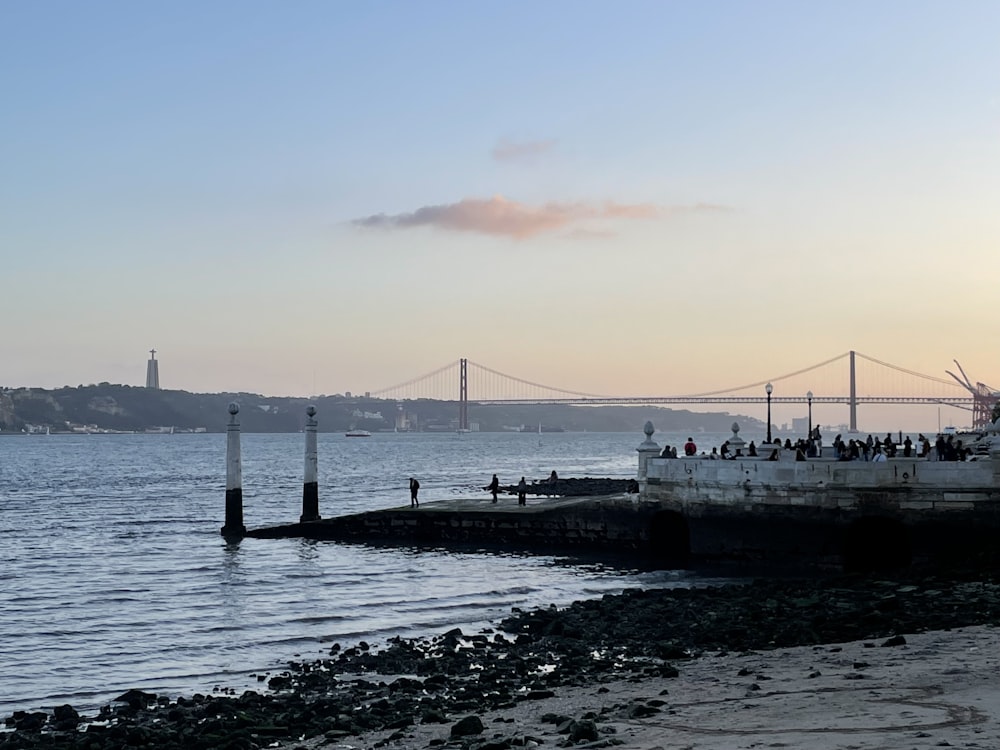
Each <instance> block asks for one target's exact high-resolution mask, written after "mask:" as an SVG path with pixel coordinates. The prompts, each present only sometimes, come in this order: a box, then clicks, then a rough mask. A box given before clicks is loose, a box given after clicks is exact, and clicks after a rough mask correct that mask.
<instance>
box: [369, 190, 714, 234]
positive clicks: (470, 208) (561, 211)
mask: <svg viewBox="0 0 1000 750" xmlns="http://www.w3.org/2000/svg"><path fill="white" fill-rule="evenodd" d="M725 210H727V209H726V208H725V207H724V206H716V205H712V204H708V203H696V204H693V205H690V206H655V205H653V204H650V203H636V204H624V203H615V202H613V201H608V202H606V203H601V204H594V203H546V204H544V205H541V206H529V205H527V204H525V203H518V202H517V201H512V200H507V199H506V198H504V197H503V196H502V195H497V196H494V197H493V198H490V199H488V200H484V199H480V198H465V199H463V200H460V201H458V202H457V203H449V204H445V205H440V206H424V207H422V208H418V209H417V210H416V211H413V212H412V213H403V214H373V215H372V216H366V217H364V218H361V219H356V220H355V221H354V222H353V223H354V224H355V225H356V226H360V227H367V228H372V229H411V228H414V227H424V226H430V227H437V228H439V229H447V230H451V231H457V232H478V233H480V234H488V235H494V236H499V237H511V238H513V239H516V240H524V239H528V238H529V237H534V236H536V235H539V234H544V233H546V232H554V231H557V230H560V229H565V228H569V229H579V225H580V224H584V223H586V222H587V221H590V220H601V219H626V220H639V219H645V220H648V219H656V218H660V217H664V216H676V215H679V214H686V213H702V212H706V211H725ZM584 229H585V227H584Z"/></svg>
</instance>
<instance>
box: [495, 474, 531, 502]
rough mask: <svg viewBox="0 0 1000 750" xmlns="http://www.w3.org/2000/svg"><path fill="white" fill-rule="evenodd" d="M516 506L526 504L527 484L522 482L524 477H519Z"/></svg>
mask: <svg viewBox="0 0 1000 750" xmlns="http://www.w3.org/2000/svg"><path fill="white" fill-rule="evenodd" d="M494 502H496V501H494ZM517 504H518V505H527V504H528V483H527V482H525V481H524V477H521V481H520V482H518V483H517Z"/></svg>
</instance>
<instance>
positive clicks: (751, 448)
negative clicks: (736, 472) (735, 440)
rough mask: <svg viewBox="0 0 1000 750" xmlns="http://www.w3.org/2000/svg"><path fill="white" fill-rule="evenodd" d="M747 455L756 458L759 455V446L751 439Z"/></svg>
mask: <svg viewBox="0 0 1000 750" xmlns="http://www.w3.org/2000/svg"><path fill="white" fill-rule="evenodd" d="M747 455H748V456H751V457H754V458H756V457H757V446H756V445H754V442H753V440H751V441H750V445H748V446H747Z"/></svg>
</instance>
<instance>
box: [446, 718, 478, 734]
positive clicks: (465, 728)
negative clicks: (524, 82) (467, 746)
mask: <svg viewBox="0 0 1000 750" xmlns="http://www.w3.org/2000/svg"><path fill="white" fill-rule="evenodd" d="M483 729H485V727H484V726H483V720H482V719H480V718H479V717H478V716H466V717H465V718H464V719H459V720H458V721H457V722H456V723H454V724H452V726H451V736H452V737H468V736H470V735H473V734H482V732H483Z"/></svg>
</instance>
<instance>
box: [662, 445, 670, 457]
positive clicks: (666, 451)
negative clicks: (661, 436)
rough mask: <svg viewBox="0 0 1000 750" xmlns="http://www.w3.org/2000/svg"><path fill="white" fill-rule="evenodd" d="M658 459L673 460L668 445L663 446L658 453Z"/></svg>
mask: <svg viewBox="0 0 1000 750" xmlns="http://www.w3.org/2000/svg"><path fill="white" fill-rule="evenodd" d="M660 458H673V456H672V455H670V446H669V445H664V446H663V450H662V451H660Z"/></svg>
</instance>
